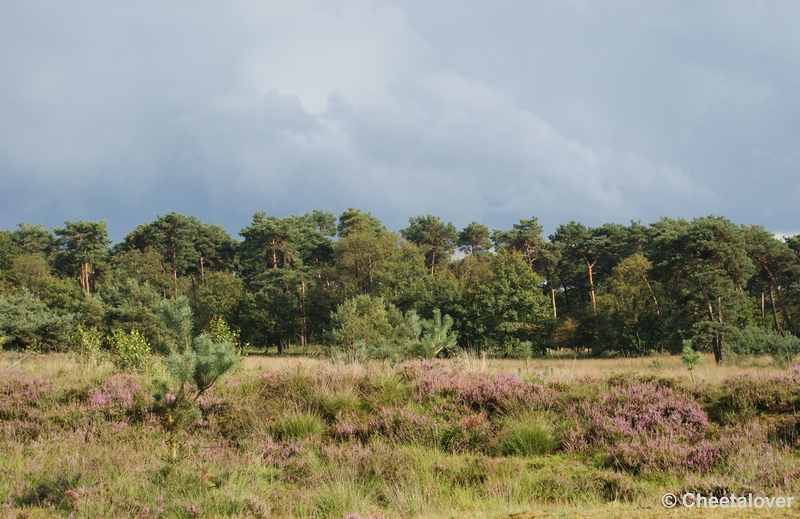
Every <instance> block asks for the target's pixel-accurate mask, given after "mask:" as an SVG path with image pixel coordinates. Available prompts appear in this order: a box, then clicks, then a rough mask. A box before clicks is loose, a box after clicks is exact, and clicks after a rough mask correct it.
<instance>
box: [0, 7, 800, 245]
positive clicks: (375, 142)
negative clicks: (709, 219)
mask: <svg viewBox="0 0 800 519" xmlns="http://www.w3.org/2000/svg"><path fill="white" fill-rule="evenodd" d="M798 27H800V3H798V2H791V1H785V2H779V1H773V2H759V1H749V2H738V1H705V2H690V1H685V2H684V1H672V2H638V1H630V2H623V1H615V0H603V1H579V0H553V1H530V0H524V1H515V0H509V1H502V0H497V1H491V2H490V1H477V0H458V1H455V0H437V1H436V2H431V1H429V0H419V1H416V0H413V1H401V2H390V1H367V0H363V1H360V0H355V1H342V2H338V1H332V0H325V1H319V2H317V1H312V0H292V1H282V2H275V1H268V0H258V1H247V0H229V1H227V2H208V1H204V0H192V1H181V0H176V1H170V2H164V1H163V0H161V1H150V0H139V1H137V2H108V1H89V0H85V1H77V0H64V1H60V2H43V1H38V0H24V1H17V0H5V1H4V2H3V3H2V16H0V78H1V79H0V228H2V229H13V228H16V225H17V223H18V222H22V221H25V222H30V223H42V224H43V225H44V226H45V227H51V226H60V225H62V224H63V222H64V221H66V220H71V221H75V220H95V221H96V220H105V221H106V222H107V224H108V228H109V231H110V234H111V238H112V239H114V240H115V241H118V240H121V239H122V238H123V237H124V235H125V234H126V233H127V232H130V231H132V230H133V229H134V228H135V227H136V226H137V225H139V224H142V223H145V222H149V221H152V220H154V219H155V218H156V217H157V215H162V214H165V213H168V212H171V211H176V212H180V213H184V214H191V215H194V216H196V217H198V218H200V219H202V220H203V221H206V222H214V223H219V224H222V225H223V226H224V227H225V228H226V229H228V231H230V232H231V233H232V234H234V235H236V234H237V233H238V231H239V230H240V229H242V228H243V227H245V226H247V225H248V224H249V223H250V222H251V220H252V215H253V213H254V212H256V211H265V212H266V213H267V214H269V215H276V216H288V215H291V214H303V213H307V212H310V211H312V210H314V209H322V210H326V211H332V212H334V213H335V214H337V215H338V214H340V213H341V212H342V211H343V210H345V209H346V208H348V207H357V208H361V209H362V210H364V211H369V212H371V213H372V214H373V215H374V216H375V217H377V218H379V219H380V220H382V221H383V223H384V224H385V225H386V226H387V227H388V228H389V229H392V230H400V229H401V228H403V227H406V226H407V225H408V219H409V217H411V216H417V215H426V214H433V215H436V216H439V217H440V218H442V220H444V221H451V222H453V223H454V224H455V225H456V227H458V228H459V229H460V228H463V227H464V226H466V225H467V224H468V223H469V222H471V221H479V222H481V223H484V224H486V225H488V226H489V227H490V228H497V229H507V228H510V227H511V226H512V225H513V224H514V223H516V222H518V221H519V220H520V219H522V218H530V217H531V216H536V217H538V218H539V221H540V223H542V224H543V225H544V226H545V234H549V233H552V232H553V231H554V230H555V228H556V226H557V225H558V224H561V223H567V222H569V221H571V220H576V221H580V222H582V223H584V224H586V225H590V226H595V225H601V224H603V223H606V222H618V223H627V222H629V221H631V220H639V221H641V222H642V223H645V224H646V223H651V222H654V221H657V220H658V219H659V218H660V217H662V216H667V217H670V218H681V217H682V218H688V219H690V218H694V217H698V216H706V215H709V214H714V215H718V216H725V217H727V218H729V219H731V220H732V221H734V222H735V223H737V224H748V225H751V224H758V225H763V226H764V227H766V228H767V229H769V230H771V231H773V232H775V233H781V234H794V233H798V232H800V203H798V201H797V195H798V193H800V31H798V30H797V28H798Z"/></svg>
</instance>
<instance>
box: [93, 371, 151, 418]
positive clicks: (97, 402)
mask: <svg viewBox="0 0 800 519" xmlns="http://www.w3.org/2000/svg"><path fill="white" fill-rule="evenodd" d="M145 401H146V395H145V392H144V389H143V388H142V386H141V385H140V384H139V382H138V381H137V380H136V378H135V377H133V376H131V375H124V374H118V375H112V376H110V377H109V378H107V379H105V380H104V381H103V382H102V383H101V384H100V388H99V389H89V390H87V403H88V405H89V409H98V410H101V411H103V412H104V413H105V414H106V416H107V417H108V418H117V417H128V418H135V417H136V416H137V415H140V414H141V413H142V412H143V410H144V406H145Z"/></svg>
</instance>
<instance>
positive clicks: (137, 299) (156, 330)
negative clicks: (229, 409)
mask: <svg viewBox="0 0 800 519" xmlns="http://www.w3.org/2000/svg"><path fill="white" fill-rule="evenodd" d="M98 295H99V296H100V298H101V300H102V301H104V302H105V304H106V305H107V310H106V313H105V317H104V321H105V325H106V326H107V327H108V328H110V329H121V330H124V331H128V332H129V331H132V330H137V331H139V332H141V334H142V335H143V336H144V337H145V339H147V340H148V341H149V342H152V343H155V341H156V340H157V338H158V337H160V336H162V335H163V334H164V333H165V329H164V325H163V324H162V323H161V321H160V319H159V316H158V311H157V309H156V307H157V305H158V303H159V302H160V301H161V300H162V296H161V294H159V293H158V292H157V291H156V290H155V289H154V288H153V287H152V286H151V285H150V284H149V283H147V282H144V283H140V282H139V281H138V280H137V279H136V278H117V279H115V280H114V281H113V282H111V283H108V284H104V285H102V286H100V287H99V288H98Z"/></svg>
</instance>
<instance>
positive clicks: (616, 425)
mask: <svg viewBox="0 0 800 519" xmlns="http://www.w3.org/2000/svg"><path fill="white" fill-rule="evenodd" d="M570 414H571V415H572V416H573V417H574V418H577V420H578V422H579V423H580V424H581V425H578V426H575V425H573V427H571V428H569V429H568V430H567V432H566V434H565V445H566V447H567V450H570V451H575V450H582V448H581V446H602V445H604V444H614V443H617V442H618V441H620V440H622V439H624V438H631V437H637V436H638V437H641V436H645V437H655V436H664V437H667V438H669V439H670V441H672V440H677V439H685V440H687V441H689V442H695V441H697V440H699V439H700V438H701V437H702V436H703V434H704V433H705V431H706V429H707V427H708V418H707V416H706V414H705V413H704V412H703V411H702V409H700V406H699V405H698V404H697V402H695V401H694V400H693V399H692V398H691V397H689V396H688V395H686V394H685V393H682V392H680V391H676V390H674V389H671V388H668V387H656V386H653V385H650V384H636V385H631V386H628V387H613V388H611V390H610V391H609V392H608V393H606V394H605V395H603V396H602V397H600V399H599V400H597V401H588V400H584V401H583V402H580V403H578V404H577V405H576V406H575V408H573V410H572V411H571V413H570Z"/></svg>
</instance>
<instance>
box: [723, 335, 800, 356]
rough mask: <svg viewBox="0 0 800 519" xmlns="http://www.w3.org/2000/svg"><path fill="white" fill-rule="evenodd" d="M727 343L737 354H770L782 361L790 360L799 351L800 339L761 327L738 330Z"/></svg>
mask: <svg viewBox="0 0 800 519" xmlns="http://www.w3.org/2000/svg"><path fill="white" fill-rule="evenodd" d="M729 345H730V348H731V351H732V352H733V353H736V354H738V355H772V356H773V357H774V358H775V359H778V360H780V361H783V362H790V361H791V360H792V359H793V358H794V357H795V356H796V355H797V354H798V353H800V339H798V338H797V337H795V336H794V335H789V334H787V333H781V332H776V331H773V330H764V329H761V328H745V329H744V330H741V331H739V333H738V336H737V337H736V339H734V340H732V341H731V342H730V343H729Z"/></svg>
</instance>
